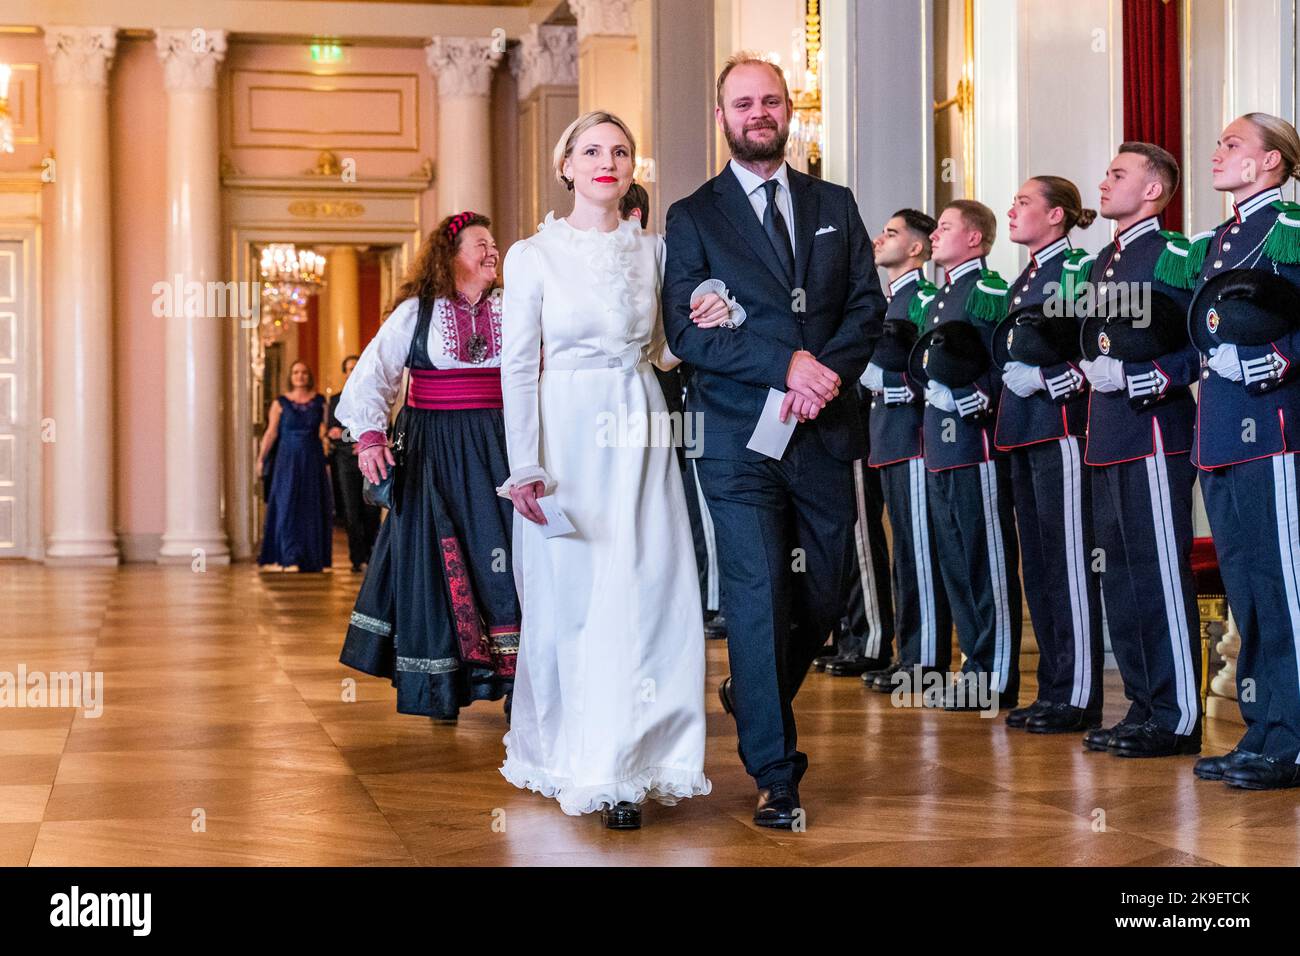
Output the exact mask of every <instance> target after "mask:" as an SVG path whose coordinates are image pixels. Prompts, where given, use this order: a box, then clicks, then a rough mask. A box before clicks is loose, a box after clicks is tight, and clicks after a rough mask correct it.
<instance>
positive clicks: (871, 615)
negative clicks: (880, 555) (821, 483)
mask: <svg viewBox="0 0 1300 956" xmlns="http://www.w3.org/2000/svg"><path fill="white" fill-rule="evenodd" d="M866 467H867V465H866V463H865V462H864V461H863V460H862V459H861V458H859V459H858V460H857V461H855V462H854V463H853V490H854V497H855V499H856V502H857V508H858V520H857V522H856V523H855V524H854V526H853V540H854V543H855V544H856V545H857V549H858V584H859V585H860V586H861V588H862V609H863V610H864V611H865V612H866V616H867V639H866V641H865V642H864V644H863V649H862V653H863V655H864V656H865V657H879V656H880V644H881V637H882V636H883V634H884V629H883V628H882V626H881V623H880V602H879V599H878V598H877V595H876V566H875V564H874V563H872V560H871V539H870V537H869V536H868V534H867V490H866V488H867V486H866V479H865V478H864V477H863V473H862V469H864V468H866Z"/></svg>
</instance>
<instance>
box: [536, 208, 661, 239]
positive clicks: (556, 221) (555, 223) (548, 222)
mask: <svg viewBox="0 0 1300 956" xmlns="http://www.w3.org/2000/svg"><path fill="white" fill-rule="evenodd" d="M547 227H554V229H555V231H556V234H557V235H562V234H565V233H567V234H568V235H570V236H576V237H578V238H579V239H585V240H588V241H593V242H610V241H613V240H615V239H619V240H623V241H626V239H627V237H629V236H632V237H636V236H637V235H639V234H640V233H641V232H642V231H643V230H642V229H641V224H640V223H639V222H637V221H635V220H633V219H624V220H623V221H621V222H620V223H619V224H618V228H617V229H611V230H610V231H609V232H603V231H601V230H600V229H597V228H596V227H595V226H592V227H591V228H590V229H579V228H578V227H577V226H574V225H572V224H571V223H570V222H569V220H568V219H567V218H560V217H557V216H556V215H555V210H551V211H550V212H548V213H547V214H546V218H545V219H544V220H543V221H542V222H541V223H539V224H538V226H537V230H538V232H541V231H542V230H544V229H546V228H547Z"/></svg>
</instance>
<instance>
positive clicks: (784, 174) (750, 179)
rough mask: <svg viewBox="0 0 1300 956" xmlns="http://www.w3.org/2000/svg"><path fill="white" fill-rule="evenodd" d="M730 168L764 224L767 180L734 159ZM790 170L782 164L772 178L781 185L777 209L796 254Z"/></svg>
mask: <svg viewBox="0 0 1300 956" xmlns="http://www.w3.org/2000/svg"><path fill="white" fill-rule="evenodd" d="M730 166H731V171H732V172H733V173H735V174H736V178H737V179H738V180H740V188H741V189H743V190H744V191H745V195H746V196H748V197H749V204H750V205H751V206H753V207H754V215H756V216H758V221H759V222H762V221H763V213H765V212H767V190H765V189H764V188H763V183H764V182H766V180H764V179H763V178H762V177H760V176H757V175H755V174H754V173H751V172H750V171H749V170H748V169H746V168H745V167H744V166H742V165H740V163H738V162H736V161H735V160H734V159H733V160H732V161H731V163H730ZM789 169H790V167H789V166H788V165H787V164H786V163H782V164H781V166H780V168H779V169H777V171H776V172H774V173H773V174H772V177H771V178H772V179H775V180H776V181H777V182H778V183H780V185H779V186H778V187H777V190H776V208H777V209H779V210H781V215H782V216H784V217H785V228H786V231H787V232H788V233H790V250H791V252H794V250H795V242H794V204H793V203H792V201H791V199H790V177H789Z"/></svg>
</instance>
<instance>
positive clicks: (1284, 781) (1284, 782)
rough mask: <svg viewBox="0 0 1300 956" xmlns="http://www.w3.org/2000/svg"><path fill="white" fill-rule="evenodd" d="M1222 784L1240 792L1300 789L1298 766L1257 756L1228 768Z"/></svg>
mask: <svg viewBox="0 0 1300 956" xmlns="http://www.w3.org/2000/svg"><path fill="white" fill-rule="evenodd" d="M1223 782H1224V783H1226V784H1227V785H1228V786H1230V787H1239V788H1241V789H1242V790H1287V789H1289V788H1291V787H1300V764H1298V763H1296V762H1295V761H1293V760H1279V759H1277V758H1276V757H1265V756H1258V757H1254V758H1252V759H1250V760H1244V761H1242V762H1241V763H1238V764H1237V765H1236V766H1234V767H1229V768H1228V769H1227V770H1226V771H1224V774H1223Z"/></svg>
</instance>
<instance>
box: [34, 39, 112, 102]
mask: <svg viewBox="0 0 1300 956" xmlns="http://www.w3.org/2000/svg"><path fill="white" fill-rule="evenodd" d="M44 30H45V49H46V50H48V51H49V54H50V59H51V60H52V61H53V63H54V85H55V86H80V87H89V88H92V89H106V88H107V87H108V68H109V67H110V66H111V65H112V63H113V53H114V51H115V50H116V49H117V28H116V27H57V26H47V27H45V28H44Z"/></svg>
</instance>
